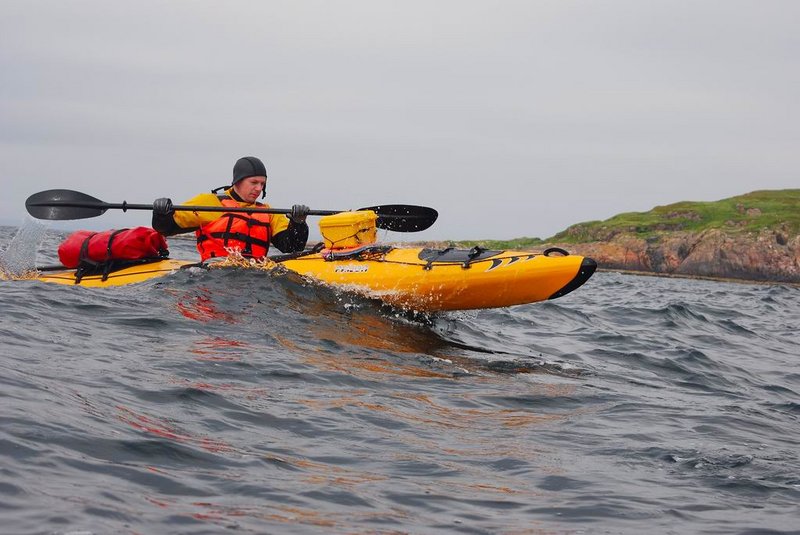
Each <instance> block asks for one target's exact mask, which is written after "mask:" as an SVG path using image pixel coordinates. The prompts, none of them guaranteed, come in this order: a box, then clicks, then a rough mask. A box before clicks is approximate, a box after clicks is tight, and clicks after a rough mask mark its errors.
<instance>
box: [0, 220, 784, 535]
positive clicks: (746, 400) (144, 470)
mask: <svg viewBox="0 0 800 535" xmlns="http://www.w3.org/2000/svg"><path fill="white" fill-rule="evenodd" d="M18 232H19V231H18V229H17V228H15V227H2V228H0V251H5V254H6V256H8V255H10V254H17V253H19V251H17V253H15V251H13V250H12V249H13V247H16V246H19V243H20V240H19V239H16V238H15V237H17V236H18ZM63 237H64V234H63V233H59V232H57V231H54V230H48V231H47V232H45V234H44V236H43V238H42V241H41V243H40V244H38V245H37V246H36V248H35V256H36V262H37V263H39V264H41V265H46V264H52V263H54V262H56V261H57V258H56V255H55V251H56V248H57V246H58V244H59V242H60V241H61V239H63ZM22 241H24V240H22ZM170 247H171V250H172V253H173V254H172V256H173V257H178V258H196V252H195V251H194V247H193V244H192V242H191V241H187V240H175V241H171V242H170ZM20 254H21V253H20ZM0 309H1V310H2V315H1V316H0V318H1V319H0V532H1V533H8V534H40V533H42V534H58V535H90V534H106V533H122V534H152V533H168V534H203V533H214V534H216V533H247V534H250V533H257V534H261V533H276V534H285V533H288V534H306V533H308V534H328V533H345V534H406V533H408V534H438V533H454V534H508V535H512V534H513V535H516V534H583V533H623V534H640V533H648V534H661V533H666V534H686V533H700V534H723V533H724V534H778V533H781V534H787V533H800V367H798V364H799V363H800V334H798V327H800V289H798V288H797V287H793V286H788V285H781V284H748V283H734V282H719V281H704V280H690V279H678V278H659V277H652V276H636V275H631V274H622V273H617V272H606V271H600V272H598V273H596V274H595V275H594V276H593V277H592V278H591V279H590V280H589V281H588V282H587V283H586V284H585V285H584V286H582V287H581V288H579V289H577V290H576V291H574V292H573V293H571V294H569V295H567V296H565V297H562V298H560V299H557V300H553V301H546V302H542V303H535V304H530V305H524V306H516V307H512V308H502V309H491V310H480V311H465V312H454V313H444V314H435V315H425V314H420V313H414V312H412V311H402V310H396V309H392V308H390V307H388V306H385V305H383V304H382V303H381V302H380V301H376V300H371V299H367V298H363V297H358V296H356V295H353V294H349V293H346V292H343V291H341V290H337V289H335V288H330V287H326V286H324V285H319V284H315V283H311V282H309V281H305V280H303V279H300V278H298V277H296V276H292V275H291V274H287V273H268V272H264V271H260V270H253V269H229V270H212V271H206V270H187V271H181V272H178V273H174V274H171V275H169V276H167V277H165V278H162V279H159V280H157V281H150V282H145V283H142V284H138V285H132V286H128V287H121V288H110V289H88V288H83V287H73V286H60V285H50V284H45V283H41V282H37V281H34V280H5V281H0Z"/></svg>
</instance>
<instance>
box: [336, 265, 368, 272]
mask: <svg viewBox="0 0 800 535" xmlns="http://www.w3.org/2000/svg"><path fill="white" fill-rule="evenodd" d="M368 269H369V266H365V265H361V266H359V265H356V264H348V265H346V266H336V267H335V268H334V269H333V271H334V272H336V273H365V272H366V271H367V270H368Z"/></svg>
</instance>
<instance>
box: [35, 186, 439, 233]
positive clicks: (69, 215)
mask: <svg viewBox="0 0 800 535" xmlns="http://www.w3.org/2000/svg"><path fill="white" fill-rule="evenodd" d="M25 208H26V209H27V210H28V213H29V214H31V215H32V216H33V217H35V218H37V219H48V220H71V219H87V218H90V217H97V216H99V215H102V214H104V213H105V212H106V210H111V209H114V210H122V211H123V212H127V211H128V210H150V211H152V210H153V205H152V204H134V203H128V202H127V201H123V202H122V203H107V202H103V201H101V200H100V199H96V198H95V197H92V196H90V195H86V194H85V193H81V192H79V191H74V190H66V189H54V190H47V191H40V192H39V193H34V194H33V195H31V196H30V197H28V200H27V201H25ZM172 209H173V210H178V211H189V212H221V213H225V212H228V213H230V212H238V213H245V214H258V213H262V214H288V213H290V212H291V210H290V209H287V208H266V207H264V208H261V207H234V206H194V205H177V206H173V207H172ZM361 210H371V211H373V212H375V213H376V214H377V215H378V219H377V221H376V222H375V226H377V227H378V228H380V229H384V230H392V231H396V232H418V231H420V230H425V229H427V228H428V227H430V226H431V225H433V223H434V222H435V221H436V218H437V217H438V215H439V214H438V213H437V212H436V210H434V209H433V208H428V207H425V206H414V205H409V204H383V205H380V206H371V207H369V208H361ZM343 211H344V210H310V211H309V213H308V215H317V216H326V215H333V214H338V213H341V212H343Z"/></svg>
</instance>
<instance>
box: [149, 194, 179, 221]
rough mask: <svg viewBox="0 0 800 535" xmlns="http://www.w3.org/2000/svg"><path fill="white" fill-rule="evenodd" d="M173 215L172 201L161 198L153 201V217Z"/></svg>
mask: <svg viewBox="0 0 800 535" xmlns="http://www.w3.org/2000/svg"><path fill="white" fill-rule="evenodd" d="M174 213H175V210H173V209H172V200H171V199H168V198H166V197H161V198H160V199H156V200H155V201H153V215H156V216H161V217H164V216H170V215H172V214H174Z"/></svg>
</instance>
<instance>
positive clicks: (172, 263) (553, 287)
mask: <svg viewBox="0 0 800 535" xmlns="http://www.w3.org/2000/svg"><path fill="white" fill-rule="evenodd" d="M280 264H281V265H283V266H284V267H285V268H287V269H289V270H291V271H294V272H296V273H299V274H300V275H303V276H306V277H308V278H310V279H313V280H316V281H320V282H323V283H326V284H330V285H332V286H335V287H338V288H342V289H345V290H347V291H353V292H356V293H359V294H362V295H365V296H368V297H376V298H379V299H381V300H382V301H384V302H386V303H388V304H391V305H395V306H399V307H402V308H412V309H415V310H420V311H441V310H468V309H479V308H495V307H506V306H512V305H519V304H525V303H533V302H537V301H543V300H546V299H555V298H558V297H562V296H564V295H566V294H567V293H569V292H571V291H573V290H575V289H576V288H578V287H580V286H581V285H582V284H583V283H585V282H586V281H587V280H588V279H589V278H590V277H591V276H592V274H593V273H594V271H595V269H596V268H597V264H596V263H595V262H594V260H592V259H590V258H585V257H582V256H574V255H565V256H560V255H559V256H550V255H548V254H547V251H546V252H545V253H533V252H523V251H487V250H484V249H477V248H476V249H473V250H464V249H443V250H435V249H406V248H393V247H389V246H369V247H364V248H362V249H360V250H356V251H352V252H345V253H339V252H334V253H331V252H330V251H328V252H325V251H323V252H318V253H313V254H304V255H302V256H298V255H294V257H293V255H284V256H283V257H281V258H280ZM187 265H198V264H197V263H196V262H190V261H185V260H173V259H164V260H159V261H155V262H150V263H147V264H140V265H134V266H130V267H127V268H123V269H120V270H117V271H113V272H111V273H109V274H108V275H107V277H106V278H105V279H104V278H103V275H102V274H97V275H83V277H82V278H81V279H80V282H79V283H78V285H80V286H86V287H93V288H97V287H112V286H124V285H129V284H135V283H139V282H144V281H147V280H151V279H154V278H158V277H163V276H165V275H167V274H169V273H172V272H174V271H175V270H177V269H180V268H182V267H184V266H187ZM37 280H39V281H42V282H50V283H57V284H70V285H76V275H75V270H65V271H60V272H52V273H41V274H40V275H39V276H38V277H37Z"/></svg>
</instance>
